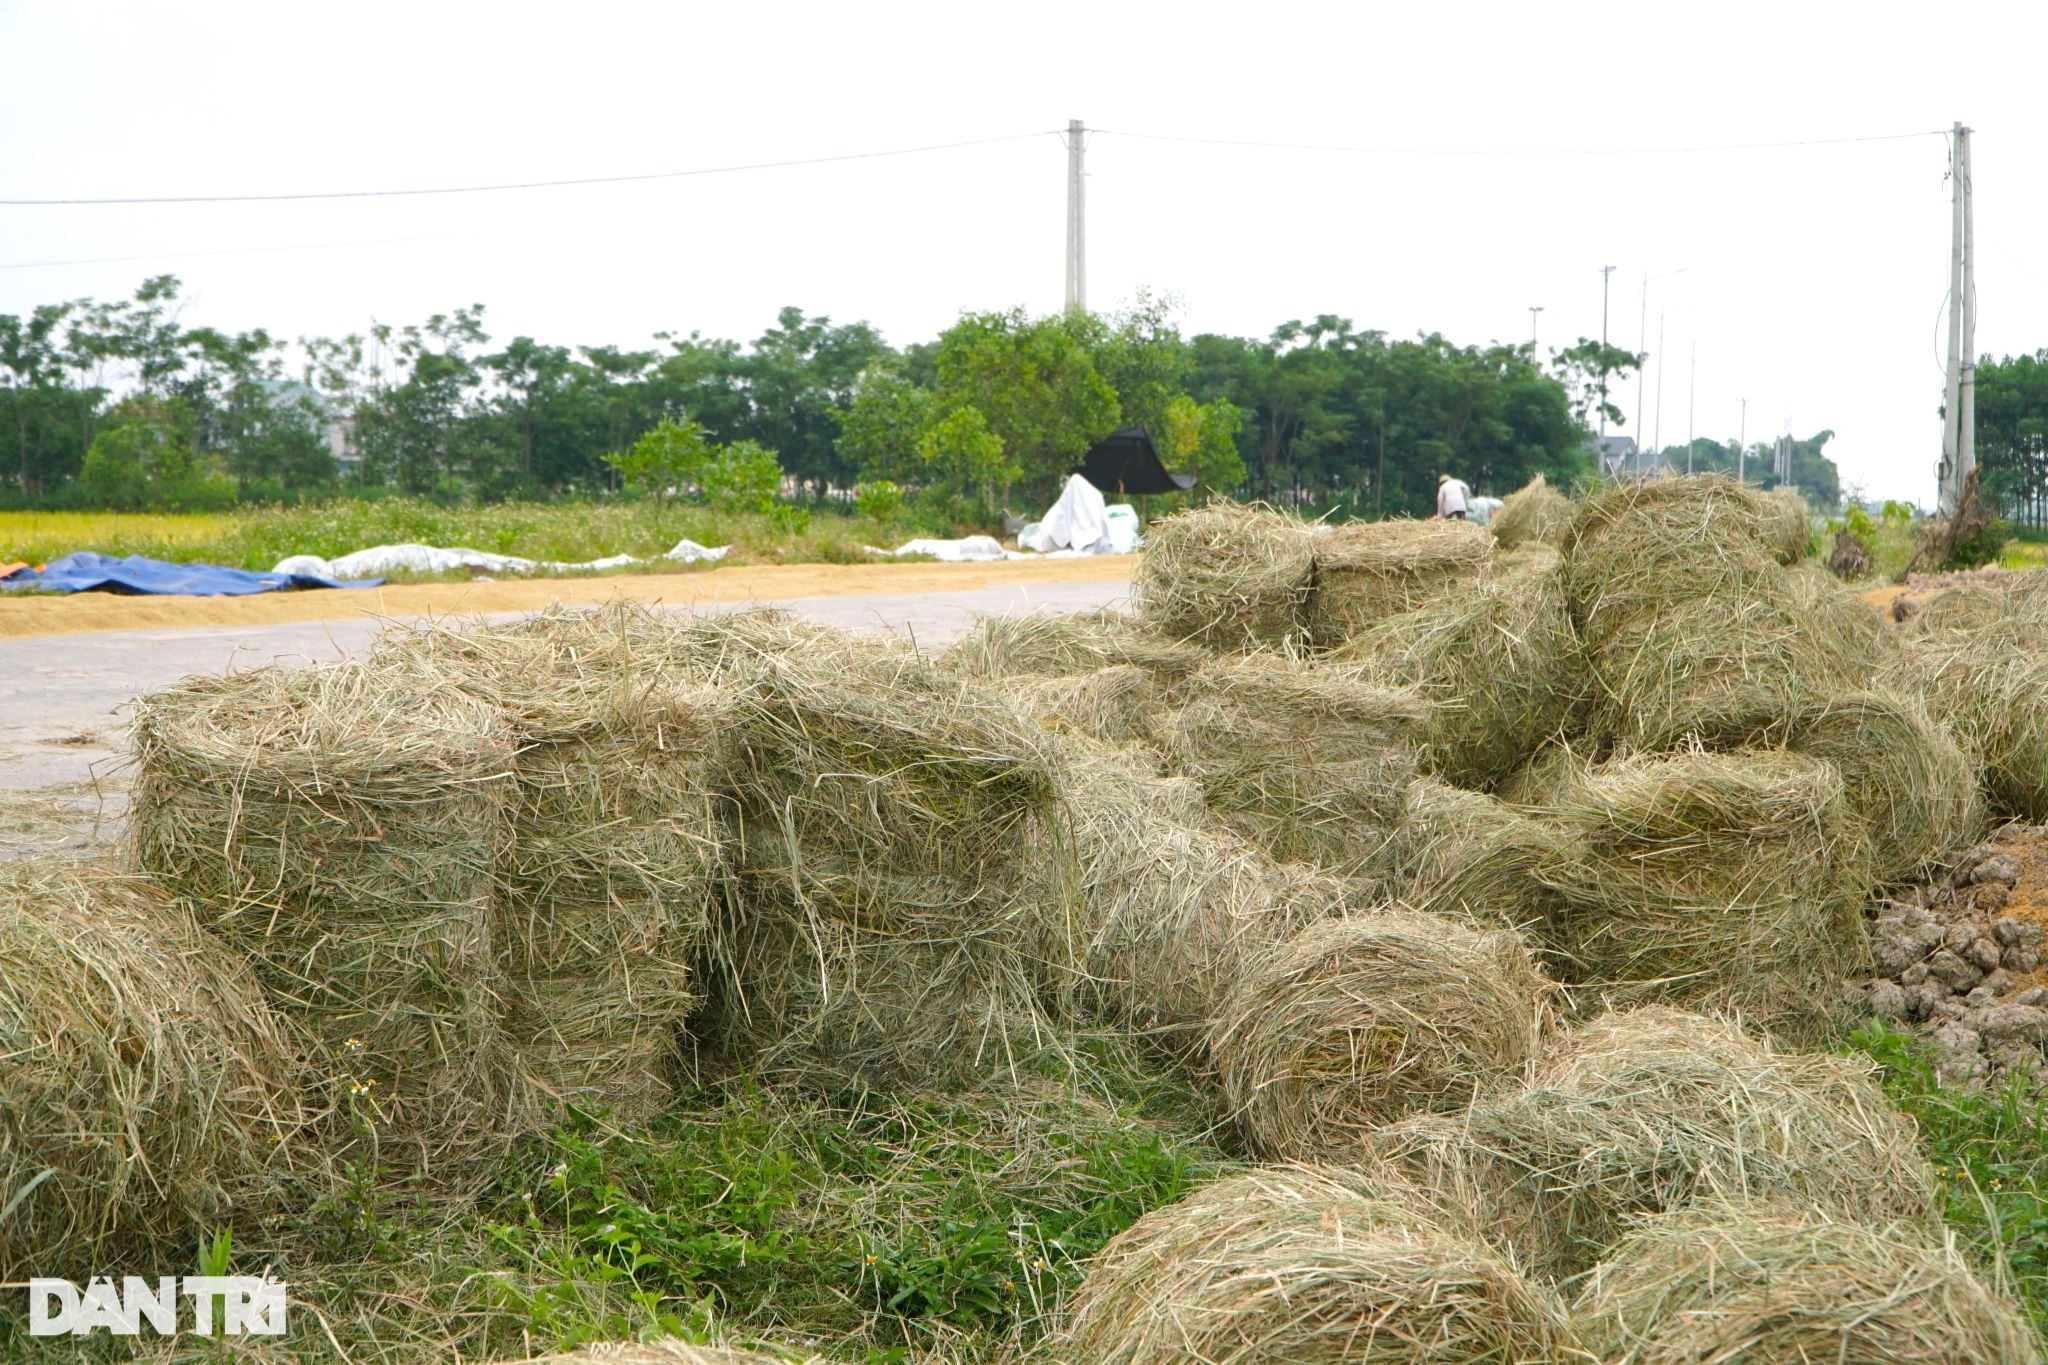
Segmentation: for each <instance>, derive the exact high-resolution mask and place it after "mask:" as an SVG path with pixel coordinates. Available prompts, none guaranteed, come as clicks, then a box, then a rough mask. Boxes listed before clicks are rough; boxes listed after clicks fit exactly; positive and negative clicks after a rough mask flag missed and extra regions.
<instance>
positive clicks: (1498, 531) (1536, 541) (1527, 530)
mask: <svg viewBox="0 0 2048 1365" xmlns="http://www.w3.org/2000/svg"><path fill="white" fill-rule="evenodd" d="M1576 515H1578V508H1577V507H1576V506H1575V505H1574V504H1573V502H1572V500H1571V499H1570V498H1568V497H1566V496H1565V495H1564V494H1562V493H1560V492H1558V491H1557V490H1556V489H1555V488H1552V487H1551V486H1550V484H1549V483H1548V482H1546V481H1545V480H1544V477H1543V476H1542V475H1541V474H1538V475H1537V476H1536V477H1535V478H1533V479H1531V480H1529V482H1527V483H1525V484H1523V485H1522V486H1521V487H1520V488H1518V489H1516V490H1515V491H1514V492H1512V493H1510V494H1508V495H1507V497H1506V498H1504V499H1502V500H1501V505H1500V510H1499V511H1498V512H1495V513H1494V514H1493V519H1492V520H1491V521H1489V522H1487V524H1486V529H1487V530H1489V531H1491V532H1493V538H1494V541H1495V542H1496V543H1497V544H1499V545H1500V547H1501V548H1502V549H1504V550H1512V549H1516V548H1518V547H1520V546H1523V545H1553V546H1554V545H1562V544H1563V543H1564V538H1565V536H1566V534H1567V533H1568V532H1570V530H1571V526H1572V518H1573V517H1575V516H1576Z"/></svg>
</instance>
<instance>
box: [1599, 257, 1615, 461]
mask: <svg viewBox="0 0 2048 1365" xmlns="http://www.w3.org/2000/svg"><path fill="white" fill-rule="evenodd" d="M1613 273H1614V267H1613V266H1611V265H1603V266H1601V267H1600V345H1601V347H1602V348H1603V349H1604V348H1605V347H1606V345H1607V277H1608V276H1609V275H1612V274H1613ZM1600 435H1601V436H1602V437H1603V438H1604V437H1605V436H1606V435H1607V368H1606V357H1604V356H1603V357H1601V369H1600ZM1602 453H1603V454H1604V453H1605V452H1602Z"/></svg>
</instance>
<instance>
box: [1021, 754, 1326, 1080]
mask: <svg viewBox="0 0 2048 1365" xmlns="http://www.w3.org/2000/svg"><path fill="white" fill-rule="evenodd" d="M1064 771H1065V774H1066V785H1067V790H1066V798H1065V821H1064V823H1065V825H1066V827H1067V829H1068V830H1069V841H1070V846H1071V849H1072V851H1073V856H1074V858H1075V860H1076V869H1075V872H1074V881H1073V883H1072V884H1071V886H1069V887H1064V888H1061V889H1060V890H1057V891H1054V892H1053V893H1051V894H1052V896H1053V897H1057V896H1059V895H1060V894H1062V893H1064V894H1065V895H1066V896H1068V897H1069V899H1067V900H1065V901H1062V900H1058V899H1051V900H1049V902H1048V904H1049V905H1051V906H1052V907H1053V909H1052V912H1051V914H1050V915H1049V916H1048V922H1049V924H1050V925H1051V929H1050V933H1049V937H1052V938H1056V939H1060V940H1064V943H1065V945H1066V946H1064V947H1061V946H1052V947H1049V948H1048V949H1047V950H1046V951H1045V953H1044V956H1045V957H1046V958H1048V959H1065V960H1068V961H1072V962H1075V963H1078V964H1079V971H1078V979H1077V989H1076V990H1075V992H1073V994H1074V1001H1073V1004H1072V1005H1071V1006H1070V1009H1069V1013H1070V1017H1074V1018H1076V1019H1078V1020H1081V1021H1084V1022H1087V1023H1090V1024H1097V1025H1108V1026H1111V1027H1114V1028H1117V1029H1120V1030H1123V1031H1126V1032H1129V1033H1133V1034H1137V1035H1140V1036H1143V1037H1145V1038H1147V1039H1149V1040H1150V1041H1151V1042H1152V1043H1153V1044H1154V1045H1155V1046H1157V1047H1159V1048H1161V1049H1162V1050H1164V1051H1165V1052H1167V1053H1169V1054H1170V1055H1173V1056H1175V1057H1177V1058H1179V1059H1181V1060H1183V1061H1186V1062H1191V1063H1193V1064H1195V1065H1197V1066H1198V1067H1200V1066H1206V1064H1207V1062H1206V1052H1205V1050H1204V1049H1205V1046H1206V1042H1205V1040H1206V1033H1207V1030H1208V1027H1209V1024H1210V1021H1211V1020H1213V1019H1214V1018H1215V1016H1216V1014H1217V1011H1218V1010H1219V1009H1221V1007H1222V1005H1223V1001H1224V999H1225V998H1226V996H1227V995H1228V994H1229V992H1230V991H1231V989H1232V988H1233V987H1234V986H1235V985H1236V984H1237V983H1238V981H1239V980H1241V979H1242V978H1243V976H1244V975H1245V973H1246V971H1247V970H1248V968H1249V964H1250V963H1251V962H1252V961H1254V960H1256V959H1257V958H1258V957H1259V956H1260V955H1261V954H1263V953H1264V952H1265V951H1266V950H1268V949H1269V948H1271V947H1272V946H1273V945H1275V944H1277V943H1279V942H1282V941H1284V940H1285V939H1286V938H1287V937H1289V936H1290V935H1292V934H1293V933H1294V932H1295V931H1296V930H1298V929H1300V928H1301V927H1302V926H1303V925H1305V924H1309V923H1312V922H1314V921H1316V920H1319V919H1324V918H1327V917H1329V916H1332V915H1336V914H1339V913H1342V912H1343V910H1344V909H1346V908H1347V907H1348V906H1350V905H1352V904H1354V903H1355V902H1356V901H1357V899H1358V898H1359V897H1360V895H1361V894H1362V893H1361V892H1360V891H1359V890H1358V888H1356V887H1353V886H1351V885H1349V884H1345V883H1338V882H1335V881H1333V880H1331V879H1329V878H1326V877H1322V876H1319V875H1317V874H1315V873H1314V872H1311V871H1309V870H1308V869H1305V868H1301V867H1296V866H1291V865H1287V864H1275V863H1274V862H1273V861H1272V860H1271V859H1269V858H1267V857H1266V856H1265V855H1264V854H1262V853H1260V852H1259V851H1258V850H1256V849H1254V848H1252V847H1251V846H1250V845H1248V844H1246V843H1245V842H1244V841H1242V840H1241V839H1239V838H1238V837H1237V836H1235V835H1232V834H1229V833H1227V832H1225V831H1222V830H1216V829H1212V828H1209V827H1208V824H1207V819H1206V813H1205V811H1204V809H1203V806H1202V795H1201V790H1200V788H1199V787H1198V786H1197V785H1196V784H1195V783H1193V782H1192V781H1191V780H1189V779H1187V778H1160V777H1155V776H1152V775H1151V774H1149V773H1145V772H1142V771H1140V770H1138V769H1137V768H1136V767H1134V766H1133V765H1132V763H1131V761H1130V759H1129V758H1128V757H1127V756H1125V755H1120V754H1114V753H1106V752H1102V751H1099V750H1098V751H1094V752H1085V753H1083V752H1070V755H1069V758H1068V761H1067V762H1066V764H1065V766H1064Z"/></svg>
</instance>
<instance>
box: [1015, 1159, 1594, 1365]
mask: <svg viewBox="0 0 2048 1365" xmlns="http://www.w3.org/2000/svg"><path fill="white" fill-rule="evenodd" d="M1053 1347H1054V1354H1055V1355H1056V1357H1057V1358H1058V1359H1060V1360H1064V1361H1071V1362H1073V1363H1074V1365H1180V1362H1186V1361H1192V1360H1201V1361H1232V1362H1238V1365H1280V1362H1290V1365H1320V1363H1322V1362H1328V1365H1338V1362H1346V1363H1347V1365H1348V1362H1353V1361H1375V1362H1377V1361H1388V1362H1412V1363H1415V1365H1419V1363H1420V1362H1432V1363H1433V1365H1452V1363H1453V1362H1468V1361H1496V1360H1498V1361H1539V1360H1541V1361H1549V1360H1563V1359H1569V1358H1571V1357H1572V1355H1573V1350H1572V1347H1571V1342H1570V1334H1569V1329H1568V1328H1567V1327H1566V1325H1565V1322H1564V1319H1563V1315H1562V1313H1561V1311H1560V1309H1559V1307H1558V1306H1557V1304H1556V1303H1555V1302H1554V1300H1553V1299H1552V1298H1551V1297H1550V1295H1548V1294H1547V1293H1545V1292H1544V1291H1542V1290H1541V1289H1538V1288H1536V1287H1534V1286H1532V1285H1530V1284H1529V1283H1528V1282H1527V1281H1525V1280H1523V1279H1522V1277H1521V1276H1520V1275H1518V1274H1517V1273H1516V1272H1515V1271H1514V1270H1513V1268H1512V1267H1510V1266H1509V1265H1508V1264H1507V1263H1506V1262H1504V1261H1503V1260H1501V1259H1500V1258H1499V1257H1498V1256H1496V1255H1494V1254H1493V1253H1492V1252H1489V1251H1488V1250H1487V1249H1486V1248H1485V1247H1483V1246H1481V1245H1480V1244H1479V1243H1478V1242H1476V1241H1475V1240H1473V1239H1471V1238H1470V1237H1468V1236H1466V1235H1464V1234H1463V1233H1462V1232H1460V1231H1458V1230H1456V1229H1455V1228H1453V1227H1449V1226H1446V1225H1444V1224H1443V1223H1441V1222H1438V1221H1437V1220H1434V1219H1431V1218H1429V1217H1427V1216H1425V1215H1423V1214H1421V1213H1419V1212H1418V1211H1417V1210H1415V1209H1414V1208H1412V1207H1410V1206H1408V1205H1406V1204H1404V1203H1403V1202H1401V1201H1399V1200H1398V1199H1397V1198H1392V1197H1389V1196H1388V1194H1387V1193H1386V1192H1385V1191H1383V1190H1381V1189H1379V1188H1377V1187H1376V1186H1375V1184H1374V1183H1373V1182H1371V1181H1370V1180H1367V1179H1365V1178H1363V1177H1361V1176H1359V1175H1357V1174H1355V1173H1351V1172H1340V1171H1336V1170H1317V1169H1314V1168H1308V1167H1291V1168H1284V1169H1281V1170H1268V1171H1255V1172H1252V1173H1250V1174H1248V1175H1242V1176H1237V1177H1234V1178H1232V1179H1228V1180H1222V1181H1218V1182H1216V1183H1215V1184H1212V1185H1209V1186H1206V1187H1204V1188H1203V1189H1200V1190H1197V1191H1196V1192H1195V1193H1194V1194H1191V1195H1189V1196H1188V1197H1187V1198H1185V1199H1183V1200H1181V1201H1180V1202H1179V1203H1178V1204H1174V1205H1172V1206H1170V1207H1167V1208H1164V1209H1160V1210H1157V1211H1156V1212H1153V1213H1150V1214H1147V1215H1146V1216H1145V1217H1143V1218H1141V1219H1139V1220H1138V1221H1137V1222H1136V1223H1135V1224H1133V1225H1132V1226H1131V1227H1130V1228H1129V1229H1128V1230H1126V1231H1125V1232H1123V1233H1122V1234H1120V1235H1119V1236H1118V1237H1116V1238H1115V1239H1114V1240H1112V1241H1111V1242H1110V1243H1109V1245H1108V1246H1106V1247H1104V1248H1103V1250H1102V1252H1101V1253H1100V1254H1099V1255H1098V1256H1096V1258H1095V1260H1094V1261H1093V1262H1092V1263H1091V1264H1090V1266H1089V1268H1088V1273H1087V1277H1086V1278H1085V1279H1084V1280H1083V1281H1082V1282H1081V1287H1080V1289H1079V1290H1078V1291H1077V1292H1076V1294H1075V1296H1074V1300H1073V1304H1072V1309H1071V1312H1070V1314H1069V1317H1068V1321H1067V1323H1066V1325H1065V1328H1064V1330H1063V1331H1062V1332H1061V1333H1060V1335H1059V1336H1058V1337H1057V1338H1056V1339H1055V1341H1054V1343H1053Z"/></svg>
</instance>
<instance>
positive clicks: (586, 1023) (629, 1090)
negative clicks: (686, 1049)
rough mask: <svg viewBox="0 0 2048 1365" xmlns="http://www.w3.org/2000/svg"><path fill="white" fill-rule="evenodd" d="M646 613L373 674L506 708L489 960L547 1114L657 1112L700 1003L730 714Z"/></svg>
mask: <svg viewBox="0 0 2048 1365" xmlns="http://www.w3.org/2000/svg"><path fill="white" fill-rule="evenodd" d="M644 616H645V612H644V610H643V609H641V608H637V607H630V606H624V605H615V606H612V607H609V608H606V609H604V610H602V611H597V612H582V611H567V610H563V609H560V608H556V609H554V610H552V611H549V612H546V613H543V614H541V615H539V616H535V617H530V618H528V619H526V620H524V621H520V622H517V623H515V624H512V625H508V626H503V627H490V626H484V625H482V624H480V623H476V624H472V625H471V626H470V627H469V628H468V629H461V630H457V629H451V628H449V627H447V626H446V625H434V626H429V627H426V628H422V629H417V630H412V631H394V632H388V633H387V634H386V635H385V636H384V637H383V638H382V639H381V640H380V641H379V642H378V646H377V649H376V651H375V653H374V654H373V659H374V662H375V664H376V666H378V667H381V668H387V669H410V670H414V671H416V672H419V673H420V674H422V675H424V676H428V677H431V678H434V679H435V680H437V681H438V682H439V683H440V684H441V685H444V686H447V687H450V688H453V689H456V690H459V691H462V692H464V693H466V694H468V695H470V696H473V697H475V698H477V699H478V700H479V701H481V702H483V703H484V704H486V705H488V706H489V707H491V709H492V710H493V711H494V712H495V713H496V714H497V715H498V716H499V717H500V719H501V720H502V721H503V722H504V724H505V726H506V728H507V729H508V731H509V732H510V733H511V735H512V737H513V740H514V743H515V745H516V750H515V753H514V755H513V758H512V763H511V783H510V810H509V819H510V826H511V829H510V835H511V837H510V839H509V841H508V843H507V845H506V848H505V850H504V853H503V855H502V856H501V858H500V860H499V879H500V882H499V896H498V900H497V903H496V910H495V914H494V917H493V922H492V945H493V949H494V951H495V953H496V957H497V965H498V971H499V973H500V982H499V993H500V997H501V1001H502V1005H503V1015H502V1020H501V1022H502V1026H503V1028H504V1031H505V1034H506V1037H507V1039H508V1041H509V1042H510V1043H511V1045H512V1047H513V1048H514V1050H515V1051H516V1053H517V1055H518V1065H519V1067H520V1070H521V1073H522V1075H523V1076H524V1078H525V1079H526V1080H527V1081H528V1082H530V1083H531V1084H532V1085H534V1086H535V1087H537V1088H538V1090H539V1091H540V1092H541V1093H542V1094H543V1095H545V1096H549V1097H554V1098H557V1099H561V1100H567V1101H571V1102H574V1103H577V1104H583V1105H593V1104H594V1105H602V1106H604V1107H606V1108H608V1109H610V1110H611V1112H612V1113H613V1114H614V1116H615V1117H618V1118H621V1119H624V1120H632V1119H641V1118H645V1117H648V1116H650V1115H652V1114H653V1113H655V1112H657V1111H658V1110H659V1109H660V1108H661V1107H662V1105H663V1103H664V1102H665V1100H666V1098H667V1096H668V1095H669V1093H670V1091H671V1089H672V1079H673V1072H674V1063H675V1050H676V1049H675V1044H676V1032H677V1028H678V1026H679V1025H680V1023H681V1021H682V1020H684V1019H685V1018H687V1017H688V1016H689V1014H690V1012H691V1010H692V1008H693V1007H694V1006H695V1004H696V1003H697V1000H698V995H697V993H696V991H695V990H694V989H693V983H692V980H691V963H692V960H693V959H694V958H695V957H696V955H697V954H698V952H699V951H700V950H701V948H702V945H703V942H704V938H705V933H706V928H707V925H708V922H709V907H710V899H711V891H712V883H713V878H714V876H715V875H716V874H717V872H718V871H719V867H720V859H721V851H722V844H723V827H722V824H721V822H720V818H719V812H718V810H717V808H716V805H715V803H714V795H713V793H714V791H715V790H716V789H717V788H718V787H720V786H722V785H723V783H724V781H725V778H726V769H727V767H728V765H729V761H730V760H729V754H728V752H727V749H728V746H727V743H726V737H727V735H728V733H729V731H730V728H731V725H730V719H731V707H730V705H729V704H728V703H727V702H726V701H725V700H724V699H723V697H722V696H721V694H720V692H719V691H718V690H717V689H715V688H714V687H712V686H710V685H708V684H706V683H703V682H700V681H697V680H695V679H693V678H690V677H687V676H683V675H682V674H680V673H679V672H678V671H677V670H676V669H674V667H673V666H672V665H671V664H670V663H669V661H667V660H666V658H665V656H664V655H663V653H662V652H661V651H659V650H658V649H655V648H651V647H650V643H651V640H652V639H653V638H654V634H655V631H656V628H657V625H658V623H655V622H652V621H648V620H642V619H640V618H642V617H644Z"/></svg>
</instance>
